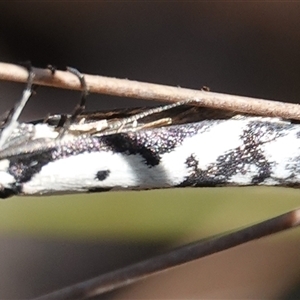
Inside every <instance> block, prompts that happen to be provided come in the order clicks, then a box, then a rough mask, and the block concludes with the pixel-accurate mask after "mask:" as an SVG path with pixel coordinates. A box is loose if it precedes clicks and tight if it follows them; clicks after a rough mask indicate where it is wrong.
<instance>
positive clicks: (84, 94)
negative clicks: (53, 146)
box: [58, 67, 89, 138]
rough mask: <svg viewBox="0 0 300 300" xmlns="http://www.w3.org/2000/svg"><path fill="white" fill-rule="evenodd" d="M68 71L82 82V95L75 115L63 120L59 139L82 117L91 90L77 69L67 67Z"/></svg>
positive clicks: (74, 112)
mask: <svg viewBox="0 0 300 300" xmlns="http://www.w3.org/2000/svg"><path fill="white" fill-rule="evenodd" d="M67 70H68V71H69V72H71V73H72V74H74V75H75V76H77V78H78V79H79V81H80V85H81V88H82V94H81V99H80V102H79V104H77V105H76V107H75V109H74V111H73V113H72V114H71V116H70V117H67V118H65V119H64V118H62V120H61V122H60V124H59V126H60V127H61V129H60V132H59V135H58V137H59V138H61V137H62V136H63V135H64V134H65V132H66V131H67V130H68V129H69V127H70V126H71V125H72V124H73V123H74V121H75V120H76V118H77V117H78V115H80V114H81V113H82V112H83V111H84V110H85V105H86V98H87V96H88V94H89V90H88V87H87V84H86V81H85V79H84V76H83V75H82V74H81V73H80V72H79V71H78V70H77V69H75V68H71V67H67Z"/></svg>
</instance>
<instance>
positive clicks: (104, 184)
mask: <svg viewBox="0 0 300 300" xmlns="http://www.w3.org/2000/svg"><path fill="white" fill-rule="evenodd" d="M172 166H174V167H175V168H177V165H174V164H172ZM106 170H109V172H110V173H109V175H108V177H107V178H106V179H105V180H103V181H101V180H98V179H97V178H96V174H97V172H99V171H106ZM165 171H166V170H165V169H164V166H163V165H161V164H159V165H158V166H156V167H152V168H151V167H149V166H147V165H146V164H145V162H144V159H143V158H142V157H141V156H140V155H126V154H121V153H113V152H111V151H109V152H92V153H82V154H78V155H76V156H71V157H68V158H63V159H59V160H56V161H54V162H50V163H48V164H47V165H45V166H44V167H43V168H42V169H41V170H40V172H39V173H37V174H35V175H34V176H33V177H32V178H31V180H30V181H29V182H27V183H24V184H23V192H24V193H25V194H38V193H53V192H66V191H69V192H75V191H87V190H88V189H91V188H110V187H111V188H124V189H125V188H128V187H129V188H130V187H132V188H134V187H143V188H147V187H149V188H150V187H152V188H153V187H158V188H159V187H165V186H169V185H173V181H172V179H171V180H170V178H168V174H169V172H170V170H168V172H165Z"/></svg>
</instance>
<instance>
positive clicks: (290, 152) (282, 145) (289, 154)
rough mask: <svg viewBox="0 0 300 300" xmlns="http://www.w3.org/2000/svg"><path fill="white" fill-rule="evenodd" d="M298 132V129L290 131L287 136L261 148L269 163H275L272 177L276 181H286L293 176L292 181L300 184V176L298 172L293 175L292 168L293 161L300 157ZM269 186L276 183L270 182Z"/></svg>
mask: <svg viewBox="0 0 300 300" xmlns="http://www.w3.org/2000/svg"><path fill="white" fill-rule="evenodd" d="M298 131H299V129H298V128H294V129H289V130H288V131H287V133H288V134H287V135H286V136H282V137H278V138H275V139H274V140H272V141H270V142H268V143H265V144H263V145H262V146H261V149H262V150H263V152H264V155H265V157H266V159H267V161H269V162H273V165H272V177H273V178H274V179H277V178H281V179H282V180H284V179H287V178H289V177H290V176H291V175H293V176H294V177H293V178H291V179H292V181H294V182H299V180H300V174H299V173H298V172H294V174H291V173H292V171H291V168H293V165H294V164H295V162H293V161H292V160H291V159H292V158H294V159H296V158H297V157H299V155H300V139H299V138H297V132H298ZM266 184H267V183H266ZM269 184H274V183H273V182H272V181H269Z"/></svg>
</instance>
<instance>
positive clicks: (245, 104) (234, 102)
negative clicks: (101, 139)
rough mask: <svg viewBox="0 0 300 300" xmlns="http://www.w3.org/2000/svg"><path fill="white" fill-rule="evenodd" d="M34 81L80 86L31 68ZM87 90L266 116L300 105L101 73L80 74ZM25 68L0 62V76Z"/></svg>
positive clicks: (11, 76) (294, 112)
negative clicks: (197, 102)
mask: <svg viewBox="0 0 300 300" xmlns="http://www.w3.org/2000/svg"><path fill="white" fill-rule="evenodd" d="M34 73H35V79H34V83H35V84H39V85H47V86H52V87H58V88H64V89H73V90H80V89H81V87H80V83H79V81H78V78H77V77H76V76H74V75H73V74H71V73H69V72H65V71H56V72H55V74H54V75H52V74H51V71H50V70H49V69H38V68H34ZM84 76H85V80H86V83H87V86H88V88H89V91H90V92H91V93H102V94H108V95H115V96H120V97H131V98H139V99H145V100H157V101H164V102H176V101H182V100H187V99H191V100H195V101H201V103H199V105H200V106H205V107H211V108H218V109H225V110H231V111H236V112H239V113H249V114H255V115H261V116H269V117H281V118H285V119H295V120H300V106H299V105H298V104H290V103H283V102H276V101H270V100H263V99H255V98H249V97H242V96H234V95H227V94H221V93H212V92H207V91H203V90H192V89H186V88H180V87H172V86H166V85H160V84H152V83H145V82H138V81H132V80H128V79H117V78H110V77H104V76H96V75H87V74H84ZM27 77H28V73H27V70H26V69H25V68H23V67H20V66H17V65H13V64H7V63H0V80H9V81H17V82H26V81H27Z"/></svg>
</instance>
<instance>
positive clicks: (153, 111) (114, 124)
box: [109, 99, 196, 131]
mask: <svg viewBox="0 0 300 300" xmlns="http://www.w3.org/2000/svg"><path fill="white" fill-rule="evenodd" d="M195 102H196V101H195V100H191V99H188V100H183V101H178V102H174V103H172V104H167V105H163V106H159V107H154V108H150V109H149V110H146V111H143V112H141V113H139V114H135V115H133V116H131V117H128V118H125V119H122V120H118V121H113V122H112V124H110V125H109V127H110V129H112V130H117V131H118V130H119V129H120V128H123V127H124V126H125V125H127V124H129V123H132V122H134V121H138V120H140V119H143V118H145V117H147V116H150V115H153V114H156V113H160V112H163V111H166V110H169V109H172V108H174V107H178V106H183V105H189V104H191V105H192V103H195Z"/></svg>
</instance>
